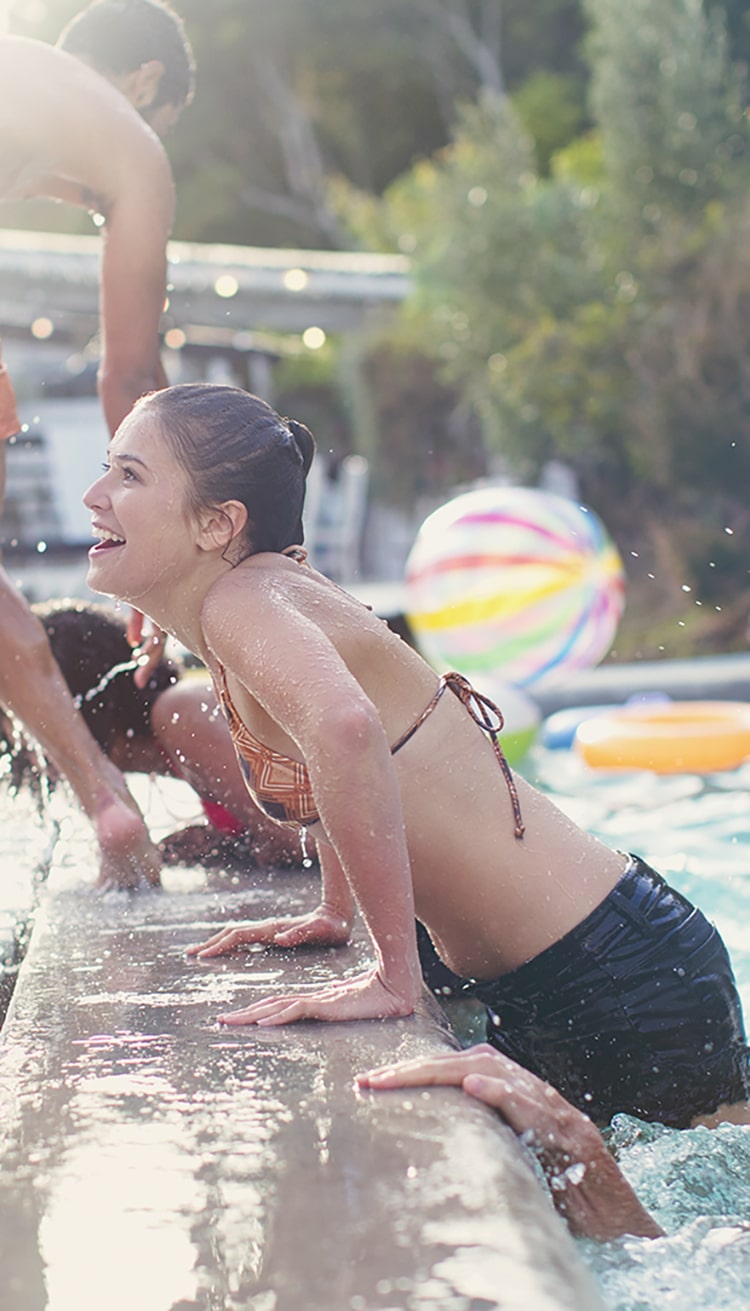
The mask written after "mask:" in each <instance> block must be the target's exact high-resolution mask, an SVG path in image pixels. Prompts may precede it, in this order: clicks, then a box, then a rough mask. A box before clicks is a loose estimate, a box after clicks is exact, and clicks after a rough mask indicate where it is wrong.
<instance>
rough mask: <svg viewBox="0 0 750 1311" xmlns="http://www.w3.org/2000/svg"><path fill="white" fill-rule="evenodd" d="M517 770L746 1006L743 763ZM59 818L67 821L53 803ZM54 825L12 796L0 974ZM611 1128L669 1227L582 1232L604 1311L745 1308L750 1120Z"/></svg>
mask: <svg viewBox="0 0 750 1311" xmlns="http://www.w3.org/2000/svg"><path fill="white" fill-rule="evenodd" d="M523 772H524V773H525V774H526V776H527V777H528V778H529V779H530V780H531V781H533V782H535V783H537V784H538V785H540V786H542V787H543V788H544V789H545V790H547V791H549V792H550V793H551V794H552V795H554V797H555V799H556V801H557V802H558V804H559V805H560V806H561V808H562V809H563V810H565V811H566V812H567V813H568V814H570V816H571V817H572V818H573V819H575V821H576V822H577V823H579V824H580V825H582V826H583V827H585V828H588V829H590V830H591V831H592V832H594V833H596V834H597V835H598V836H600V837H601V838H602V839H603V840H604V841H606V842H607V843H608V844H609V845H610V846H615V847H619V848H622V849H626V850H629V851H635V852H637V853H638V854H640V855H642V856H643V857H644V858H645V859H646V860H647V861H649V862H650V863H651V864H653V865H654V866H655V867H656V868H657V869H659V870H661V872H662V873H664V874H665V875H666V876H667V877H668V878H669V879H670V881H671V882H673V883H674V884H675V885H676V886H677V887H678V888H680V889H681V890H682V891H684V892H685V893H686V894H687V895H688V896H690V897H691V898H692V899H694V900H695V901H696V902H697V903H698V904H699V905H700V906H701V908H702V909H703V910H704V911H705V912H706V913H707V914H708V915H709V917H710V918H712V919H713V920H715V921H716V923H717V925H718V927H719V929H720V931H721V932H722V934H723V936H724V939H725V941H726V943H727V945H728V947H729V950H730V953H731V956H732V959H733V963H734V967H735V972H736V975H737V980H738V984H739V988H740V992H741V994H742V999H743V1005H744V1008H745V1014H746V1016H750V859H749V857H750V807H749V806H748V792H750V764H749V765H747V766H745V767H743V768H742V769H740V770H737V771H734V772H733V773H726V774H717V775H714V776H711V777H709V778H705V779H704V778H697V777H692V776H677V777H674V776H672V777H655V776H653V775H651V774H645V773H644V774H640V773H633V774H621V775H615V774H607V773H603V772H595V771H591V770H589V769H588V768H587V767H586V766H585V765H583V764H582V763H581V762H580V761H578V760H577V758H575V757H574V756H572V755H571V753H570V752H566V751H545V750H542V749H537V750H535V752H534V753H532V755H531V757H529V759H528V760H527V762H526V764H525V765H524V770H523ZM137 786H138V790H139V801H140V802H141V804H143V805H144V806H147V807H148V806H149V803H150V805H151V809H152V810H153V807H154V803H156V806H157V808H160V809H161V812H162V817H163V824H162V828H163V830H164V831H167V830H169V829H170V828H172V827H175V826H176V825H177V824H179V823H185V822H190V820H192V819H193V818H194V817H195V803H194V798H192V797H188V794H187V792H185V793H182V792H181V791H180V790H179V786H178V787H177V788H175V787H174V786H173V785H172V784H170V785H169V786H168V787H167V788H166V789H165V788H164V787H163V786H162V785H161V784H160V785H158V786H157V788H156V792H155V793H154V794H153V795H149V793H148V790H147V788H148V785H147V784H146V781H145V780H139V781H138V784H137ZM144 789H146V790H144ZM5 804H6V803H3V809H5ZM167 812H169V814H168V813H167ZM58 822H59V823H62V824H63V826H64V825H65V823H66V820H65V814H64V809H60V812H59V819H58ZM51 835H52V830H51V827H50V819H49V817H48V818H47V819H46V820H44V821H39V820H38V819H36V818H35V816H34V815H33V812H32V809H31V807H30V806H29V808H28V811H27V810H26V809H25V808H24V803H23V802H22V801H18V802H16V803H15V804H14V806H13V813H12V824H10V825H8V824H5V825H4V826H3V827H2V828H1V829H0V861H1V863H2V871H3V887H2V900H1V901H0V949H2V952H3V960H4V961H5V967H4V968H5V971H6V974H8V973H10V974H12V971H13V969H14V968H15V962H16V960H17V955H18V951H17V944H16V945H14V942H13V934H14V929H15V928H16V927H17V926H18V925H19V924H21V925H22V924H23V922H24V920H25V918H26V916H27V912H28V911H29V908H30V907H31V905H32V903H33V888H31V887H30V886H29V868H30V866H31V865H32V864H33V861H38V862H39V863H41V864H43V863H44V858H45V854H46V853H47V852H48V849H49V843H50V839H51ZM20 842H23V853H24V860H23V864H22V867H21V868H19V869H17V868H16V865H15V863H14V860H13V855H14V852H16V853H17V852H18V851H19V843H20ZM30 856H33V860H30V859H29V857H30ZM1 982H2V961H0V983H1ZM162 1000H163V998H162ZM1 1002H2V997H1V996H0V1003H1ZM103 1054H104V1055H106V1053H101V1052H100V1053H98V1054H97V1059H100V1058H101V1057H102V1055H103ZM175 1109H178V1108H175ZM608 1133H609V1138H610V1143H611V1146H612V1147H613V1149H614V1150H615V1152H616V1154H617V1157H618V1159H619V1161H620V1164H621V1166H622V1168H623V1170H624V1171H625V1173H626V1174H627V1176H628V1178H629V1179H630V1181H631V1183H632V1184H633V1186H634V1187H635V1188H636V1190H637V1192H638V1194H639V1196H640V1197H641V1198H642V1200H643V1201H644V1203H645V1204H646V1205H647V1206H648V1207H649V1209H650V1210H652V1211H653V1213H654V1214H655V1215H656V1217H657V1218H658V1220H659V1222H660V1224H661V1225H662V1226H663V1228H664V1229H665V1231H666V1237H664V1238H662V1239H658V1240H656V1241H648V1240H645V1239H634V1238H625V1239H621V1240H619V1241H617V1242H614V1243H607V1244H597V1243H593V1242H587V1241H584V1242H581V1243H580V1245H579V1246H580V1250H581V1253H582V1255H583V1257H584V1259H585V1261H586V1262H587V1264H588V1265H589V1266H590V1268H591V1269H592V1270H593V1272H594V1274H595V1275H596V1277H597V1279H598V1281H599V1283H600V1285H601V1288H602V1292H603V1295H604V1298H605V1300H606V1302H607V1305H608V1306H609V1307H610V1308H612V1311H670V1309H671V1308H674V1309H675V1311H709V1309H710V1311H719V1308H721V1311H740V1309H741V1311H745V1308H746V1307H747V1305H748V1290H749V1289H750V1127H739V1126H729V1125H727V1126H724V1127H722V1128H720V1129H718V1130H715V1131H713V1132H712V1131H709V1130H706V1129H695V1130H688V1131H676V1130H670V1129H665V1128H663V1127H661V1126H658V1125H644V1124H642V1123H640V1122H639V1121H638V1120H635V1119H632V1118H631V1117H629V1116H618V1117H616V1119H615V1122H614V1124H613V1126H612V1128H611V1130H609V1131H608ZM97 1142H98V1146H97V1152H100V1151H101V1142H99V1140H98V1139H97ZM143 1148H144V1150H146V1151H156V1150H157V1148H158V1144H154V1143H151V1144H150V1145H149V1143H148V1142H145V1141H144V1144H143ZM160 1241H161V1240H160Z"/></svg>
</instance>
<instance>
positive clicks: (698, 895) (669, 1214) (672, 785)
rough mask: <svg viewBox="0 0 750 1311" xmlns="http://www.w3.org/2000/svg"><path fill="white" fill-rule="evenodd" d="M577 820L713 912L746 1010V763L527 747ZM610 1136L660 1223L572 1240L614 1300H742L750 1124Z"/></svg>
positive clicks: (633, 1304) (630, 1307)
mask: <svg viewBox="0 0 750 1311" xmlns="http://www.w3.org/2000/svg"><path fill="white" fill-rule="evenodd" d="M523 772H524V774H525V775H526V777H527V778H529V779H530V781H532V782H535V783H537V784H538V785H540V786H542V787H543V788H544V789H545V791H548V792H550V793H551V794H552V795H553V796H554V797H555V800H556V801H557V803H558V804H559V805H560V807H561V808H562V809H563V810H565V811H566V813H567V814H569V815H570V816H571V817H572V818H573V819H575V821H576V823H578V824H580V825H581V826H582V827H584V828H587V829H590V830H591V831H592V832H593V833H596V834H597V836H599V837H601V838H602V840H603V841H605V842H607V843H608V844H609V846H612V847H617V848H619V849H623V850H627V851H634V852H637V853H638V855H640V856H643V858H644V859H645V860H647V861H648V862H649V863H650V864H652V865H654V866H655V868H656V869H658V870H659V871H660V872H661V873H662V874H664V875H665V877H667V878H668V879H669V880H670V882H671V883H673V884H674V886H675V887H677V888H679V890H680V891H681V892H684V893H685V894H686V895H687V896H689V897H690V898H691V899H692V900H694V901H696V902H697V903H698V905H699V906H700V907H701V909H702V910H703V911H704V912H705V913H706V914H707V915H708V917H709V918H710V919H712V920H714V921H715V923H716V925H717V927H718V928H719V930H720V932H721V933H722V935H723V937H724V941H725V942H726V944H727V947H728V949H729V952H730V955H731V957H732V962H733V965H734V969H735V974H736V976H737V982H738V985H739V989H740V993H741V996H742V1002H743V1006H744V1010H745V1017H746V1021H747V1020H748V1017H750V805H749V801H750V798H749V796H748V794H749V793H750V764H748V765H744V766H743V767H742V768H741V769H738V770H735V771H733V772H732V773H723V774H715V775H711V776H709V777H706V778H698V777H694V776H690V775H678V776H669V777H664V776H661V777H657V776H655V775H653V774H647V773H632V774H631V773H628V774H615V773H608V772H597V771H593V770H589V769H588V768H587V767H586V766H585V765H584V764H583V763H582V762H580V761H579V760H578V759H577V757H575V756H573V755H572V754H571V753H570V752H568V751H544V750H542V749H539V748H537V749H536V750H535V751H534V753H533V754H532V756H531V757H530V758H529V760H528V761H527V762H526V764H525V765H524V769H523ZM609 1135H610V1144H611V1146H612V1147H613V1148H614V1150H615V1152H616V1155H617V1158H618V1160H619V1162H620V1165H621V1166H622V1169H623V1170H624V1171H625V1173H626V1175H627V1177H628V1178H629V1180H630V1182H631V1183H632V1184H633V1186H634V1188H635V1189H636V1191H637V1192H638V1195H639V1196H640V1197H641V1199H642V1200H643V1202H644V1203H645V1204H646V1206H648V1208H649V1209H650V1210H651V1211H652V1212H653V1213H654V1215H655V1216H656V1217H657V1219H658V1220H659V1223H660V1224H661V1225H662V1227H663V1228H664V1230H665V1231H666V1237H665V1238H661V1239H658V1240H655V1241H654V1240H652V1241H649V1240H646V1239H635V1238H625V1239H620V1240H619V1241H618V1242H615V1243H606V1244H597V1243H592V1242H583V1243H581V1248H582V1250H583V1253H584V1255H585V1258H586V1260H587V1262H588V1263H589V1264H590V1266H591V1267H592V1269H593V1270H594V1272H595V1274H596V1276H597V1278H598V1279H599V1281H600V1284H601V1286H602V1290H603V1292H604V1295H605V1298H606V1300H607V1302H608V1304H609V1305H610V1306H611V1307H612V1308H613V1311H671V1309H672V1308H674V1311H708V1308H710V1309H711V1311H719V1308H720V1309H721V1311H746V1308H747V1306H748V1302H749V1301H750V1126H737V1125H724V1126H722V1127H721V1128H719V1129H716V1130H708V1129H703V1128H699V1129H690V1130H674V1129H665V1128H663V1127H662V1126H660V1125H646V1124H642V1123H641V1122H640V1121H638V1120H636V1119H632V1118H631V1117H630V1116H627V1115H619V1116H616V1117H615V1121H614V1123H613V1126H612V1128H611V1130H609Z"/></svg>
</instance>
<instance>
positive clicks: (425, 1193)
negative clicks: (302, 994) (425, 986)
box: [0, 868, 600, 1311]
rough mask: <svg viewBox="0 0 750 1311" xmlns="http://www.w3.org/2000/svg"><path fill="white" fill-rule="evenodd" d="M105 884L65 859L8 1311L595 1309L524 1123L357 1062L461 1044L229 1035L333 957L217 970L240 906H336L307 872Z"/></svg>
mask: <svg viewBox="0 0 750 1311" xmlns="http://www.w3.org/2000/svg"><path fill="white" fill-rule="evenodd" d="M166 882H167V883H168V885H169V886H168V889H167V890H166V891H164V892H161V893H153V892H151V893H141V894H137V895H128V894H124V893H110V894H106V895H103V896H102V895H97V894H96V893H94V892H93V891H92V890H91V888H90V887H88V886H86V885H82V884H81V882H80V880H76V878H75V877H74V876H73V877H72V876H71V870H70V868H68V869H62V870H58V871H57V873H56V874H55V872H54V871H53V877H52V879H51V880H50V884H49V885H48V887H47V888H46V889H45V891H44V892H43V894H42V896H41V900H40V904H39V908H38V911H37V913H36V920H35V924H34V929H33V933H32V935H31V941H30V946H29V950H28V954H27V956H26V959H25V961H24V964H23V966H22V968H21V972H20V977H19V982H18V986H17V988H16V991H15V994H14V997H13V1001H12V1003H11V1007H10V1010H9V1013H8V1017H7V1020H6V1023H5V1026H4V1028H3V1031H2V1035H1V1036H0V1271H2V1275H1V1286H0V1311H239V1309H240V1308H248V1309H251V1311H396V1309H398V1311H433V1309H434V1311H438V1309H439V1311H493V1309H494V1308H502V1309H503V1311H516V1308H517V1309H518V1311H521V1309H523V1311H556V1309H558V1308H566V1309H567V1308H571V1311H572V1309H575V1311H595V1309H596V1308H598V1307H599V1306H600V1302H599V1299H598V1295H597V1293H596V1292H595V1290H594V1289H593V1287H592V1285H591V1283H590V1280H589V1276H588V1275H587V1273H586V1272H585V1270H584V1268H583V1266H582V1265H581V1263H580V1262H579V1260H578V1256H577V1252H576V1249H575V1246H574V1244H573V1243H572V1240H571V1239H570V1238H569V1236H568V1234H567V1232H566V1231H565V1230H564V1227H563V1226H562V1224H561V1222H560V1221H559V1220H558V1218H557V1217H556V1215H555V1214H554V1212H553V1210H552V1208H551V1205H550V1203H549V1199H548V1197H547V1196H546V1194H545V1193H544V1191H543V1189H542V1187H541V1185H540V1184H539V1182H538V1180H537V1178H536V1177H535V1175H534V1174H533V1172H532V1170H531V1168H530V1166H529V1164H528V1161H527V1159H526V1157H525V1155H524V1153H523V1151H522V1149H521V1148H520V1146H519V1145H518V1143H517V1142H516V1140H515V1138H514V1136H513V1135H512V1133H511V1132H510V1131H509V1130H508V1129H507V1128H505V1127H504V1126H502V1125H501V1124H500V1122H499V1121H498V1120H497V1118H496V1117H495V1116H494V1115H493V1114H492V1113H491V1112H489V1111H488V1110H486V1109H485V1108H482V1107H480V1106H478V1105H476V1104H473V1103H471V1102H470V1100H469V1099H468V1098H466V1097H465V1096H464V1095H463V1094H462V1093H460V1092H458V1091H457V1090H452V1089H440V1090H433V1091H429V1092H428V1091H423V1090H409V1091H408V1092H390V1093H379V1094H374V1093H365V1094H363V1093H360V1092H358V1091H357V1090H356V1089H355V1087H354V1085H353V1075H354V1073H355V1072H356V1071H358V1070H363V1069H367V1068H370V1067H371V1066H373V1065H379V1064H383V1063H385V1062H387V1061H390V1060H392V1059H399V1058H402V1057H410V1056H415V1055H419V1054H420V1053H424V1052H428V1051H434V1050H437V1049H440V1048H442V1047H446V1046H448V1045H451V1043H452V1039H451V1037H450V1035H449V1033H448V1031H447V1028H446V1027H445V1024H444V1021H443V1020H442V1012H441V1011H440V1008H439V1007H438V1006H437V1004H436V1003H434V1002H433V1000H432V998H431V997H429V996H428V994H427V993H425V1000H424V1003H423V1005H422V1006H421V1007H420V1010H419V1013H418V1014H417V1015H415V1016H413V1017H410V1018H409V1019H407V1020H389V1021H379V1022H362V1023H350V1024H305V1025H296V1026H290V1027H287V1028H278V1029H272V1030H258V1029H255V1028H242V1029H226V1028H220V1027H219V1026H217V1024H216V1022H215V1020H214V1016H215V1015H216V1013H217V1012H220V1011H222V1010H224V1009H226V1008H227V1007H230V1006H237V1005H240V1004H243V1003H246V1002H249V1001H251V1000H252V999H254V998H256V997H260V996H263V995H265V994H267V993H268V992H269V991H273V990H275V989H284V990H287V989H291V988H308V987H312V986H315V985H319V984H320V983H322V982H324V981H328V980H330V979H331V978H332V977H340V976H343V975H347V974H350V973H355V972H357V971H358V970H359V969H361V968H362V966H363V964H364V963H365V961H366V960H367V958H368V952H369V945H368V942H367V939H366V937H365V936H364V934H363V933H362V932H359V933H358V934H357V935H356V937H355V940H354V942H353V943H352V944H351V945H350V946H349V947H347V948H344V949H341V950H335V951H324V950H310V951H304V952H297V953H294V952H288V951H281V950H272V951H263V952H252V953H250V954H245V955H239V956H235V957H232V958H225V959H221V960H215V961H212V962H210V963H204V964H196V963H194V962H191V961H190V960H189V959H187V958H186V957H185V954H184V949H185V947H186V945H187V944H188V943H191V942H194V941H196V940H200V939H201V938H202V937H203V936H205V935H206V934H207V933H208V932H209V931H212V930H214V929H215V928H216V927H218V926H221V925H223V924H224V923H225V922H226V921H228V920H230V919H234V918H248V917H254V916H258V915H262V914H265V913H270V912H272V911H275V910H276V909H277V908H278V906H279V904H280V903H283V905H284V906H285V907H287V908H289V910H290V911H292V912H293V911H295V910H297V909H302V908H306V907H308V906H310V905H312V904H314V897H315V888H314V885H313V879H312V878H311V876H310V875H307V874H303V873H300V874H293V875H290V874H288V873H273V872H271V873H265V872H264V873H263V874H254V875H250V876H245V877H244V878H243V879H242V880H240V881H239V882H238V881H237V879H236V878H235V879H231V878H229V877H228V876H223V877H222V876H214V877H213V879H212V880H210V881H208V882H207V879H206V876H205V875H204V874H203V873H199V872H197V871H192V872H191V871H185V872H181V873H177V872H176V871H172V872H170V873H169V874H168V875H167V876H166Z"/></svg>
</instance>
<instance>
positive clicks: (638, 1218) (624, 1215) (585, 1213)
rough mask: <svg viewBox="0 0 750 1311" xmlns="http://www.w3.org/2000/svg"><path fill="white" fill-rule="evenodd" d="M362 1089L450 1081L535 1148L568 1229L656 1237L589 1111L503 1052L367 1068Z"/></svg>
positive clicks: (484, 1048)
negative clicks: (490, 1108)
mask: <svg viewBox="0 0 750 1311" xmlns="http://www.w3.org/2000/svg"><path fill="white" fill-rule="evenodd" d="M357 1083H358V1084H359V1086H360V1087H361V1088H373V1089H384V1088H413V1087H419V1086H424V1085H429V1086H435V1085H452V1086H454V1087H459V1088H463V1089H464V1091H465V1092H467V1093H470V1095H471V1096H472V1097H476V1098H477V1099H478V1100H479V1101H481V1102H484V1103H485V1104H486V1105H487V1106H492V1107H494V1109H495V1110H497V1111H499V1112H500V1114H501V1115H502V1117H503V1119H504V1120H506V1121H507V1123H508V1124H509V1125H510V1126H511V1128H512V1129H514V1130H515V1132H516V1133H517V1134H518V1135H519V1136H520V1137H521V1138H522V1139H523V1141H524V1142H525V1143H526V1144H527V1145H528V1146H529V1147H531V1148H532V1150H533V1151H534V1152H535V1154H536V1156H537V1157H538V1159H539V1163H540V1165H541V1166H542V1169H543V1170H544V1173H545V1175H546V1177H547V1181H548V1183H549V1186H550V1192H551V1194H552V1200H553V1202H554V1204H555V1207H556V1208H557V1210H558V1211H559V1212H560V1214H561V1215H562V1216H563V1217H564V1218H565V1220H567V1222H568V1224H569V1225H570V1228H571V1229H572V1230H573V1233H575V1234H579V1235H581V1236H585V1237H588V1238H597V1239H600V1240H602V1241H604V1240H606V1239H610V1238H620V1237H621V1236H622V1235H623V1234H635V1235H636V1236H638V1237H642V1238H659V1237H661V1236H662V1235H663V1232H664V1231H663V1230H662V1229H661V1228H660V1226H659V1225H658V1224H657V1223H656V1221H655V1220H654V1218H653V1216H652V1215H649V1213H648V1211H647V1210H646V1208H645V1207H644V1206H642V1205H641V1203H640V1202H639V1201H638V1198H637V1197H636V1194H635V1193H634V1192H633V1189H632V1188H631V1186H630V1184H629V1183H628V1181H627V1179H626V1178H625V1176H624V1174H623V1173H622V1171H621V1170H620V1167H619V1166H618V1164H617V1162H616V1161H615V1160H614V1159H613V1157H612V1156H611V1154H610V1153H609V1152H608V1150H607V1146H606V1144H605V1142H604V1139H603V1138H602V1136H601V1134H600V1133H599V1130H598V1129H597V1128H596V1126H595V1125H594V1124H592V1122H591V1120H590V1119H589V1117H588V1116H587V1115H584V1114H583V1112H582V1111H579V1110H577V1109H576V1107H575V1106H571V1105H570V1103H569V1102H567V1101H566V1100H565V1098H564V1097H563V1096H562V1095H561V1094H560V1093H559V1092H557V1090H556V1089H555V1088H553V1087H551V1085H550V1084H548V1083H544V1082H543V1080H541V1079H538V1078H537V1077H536V1075H534V1074H531V1072H530V1071H529V1070H525V1069H523V1068H522V1066H520V1065H517V1064H516V1063H515V1061H512V1060H510V1059H509V1057H507V1056H504V1055H503V1054H502V1053H501V1052H498V1051H496V1050H495V1048H494V1047H490V1046H489V1045H488V1044H487V1043H481V1044H480V1045H479V1046H477V1047H471V1048H469V1049H468V1050H467V1051H462V1052H446V1053H444V1054H443V1053H441V1054H440V1055H439V1056H433V1057H428V1058H426V1059H420V1060H416V1061H406V1062H404V1063H403V1064H401V1065H394V1066H390V1067H383V1068H382V1069H379V1070H370V1071H369V1072H368V1073H367V1074H361V1075H358V1077H357Z"/></svg>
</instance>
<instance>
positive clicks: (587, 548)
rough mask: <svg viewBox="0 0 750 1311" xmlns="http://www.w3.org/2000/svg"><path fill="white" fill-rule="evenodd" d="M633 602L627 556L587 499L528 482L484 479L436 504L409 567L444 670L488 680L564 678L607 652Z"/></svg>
mask: <svg viewBox="0 0 750 1311" xmlns="http://www.w3.org/2000/svg"><path fill="white" fill-rule="evenodd" d="M624 604H625V576H624V572H623V567H622V561H621V559H620V556H619V554H618V552H617V549H616V547H615V546H614V544H613V542H612V540H611V538H610V537H609V535H608V533H607V531H606V529H605V528H604V526H603V524H602V522H601V520H600V519H599V518H598V517H597V515H596V514H595V513H594V512H593V510H590V509H588V508H587V507H586V506H584V505H580V504H578V502H576V501H569V500H566V499H565V498H564V497H562V496H556V495H554V494H553V493H551V492H543V491H538V490H537V489H535V488H528V487H483V488H480V489H477V490H475V491H471V492H466V493H464V494H463V495H461V496H457V497H456V498H455V499H454V500H452V501H449V502H448V503H447V504H446V505H443V506H441V507H440V509H438V510H435V511H434V513H433V514H431V515H430V516H429V517H428V518H427V519H426V520H425V522H424V523H423V525H422V527H421V528H420V530H419V533H418V535H417V539H416V541H415V543H414V546H413V547H412V550H411V552H410V554H409V559H408V561H407V565H406V606H407V617H408V620H409V624H410V627H411V630H412V633H413V634H414V638H415V641H416V643H417V645H418V646H419V649H420V650H421V652H422V654H423V655H424V656H425V658H426V659H427V660H429V661H430V663H431V664H432V665H434V667H435V668H436V669H438V670H439V671H444V670H447V669H458V670H459V671H460V672H461V673H463V674H466V676H467V677H469V678H472V679H474V681H476V683H477V686H478V687H479V688H480V689H481V675H482V674H484V673H494V674H498V675H500V676H501V677H502V678H503V679H505V680H507V681H508V682H510V683H513V684H515V685H516V686H517V687H532V686H533V687H540V688H541V687H542V686H553V685H559V684H560V683H561V682H564V681H565V679H566V677H567V676H568V675H569V674H571V673H573V672H575V671H576V670H579V669H587V668H591V667H592V666H593V665H595V664H597V662H598V661H599V660H601V659H602V657H603V656H604V655H606V653H607V651H608V650H609V648H610V646H611V644H612V640H613V638H614V635H615V633H616V631H617V625H618V623H619V621H620V617H621V615H622V611H623V607H624Z"/></svg>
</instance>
